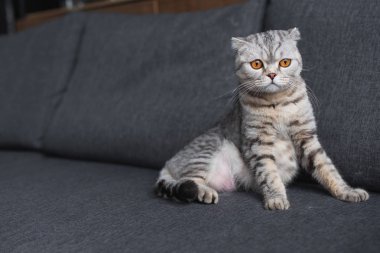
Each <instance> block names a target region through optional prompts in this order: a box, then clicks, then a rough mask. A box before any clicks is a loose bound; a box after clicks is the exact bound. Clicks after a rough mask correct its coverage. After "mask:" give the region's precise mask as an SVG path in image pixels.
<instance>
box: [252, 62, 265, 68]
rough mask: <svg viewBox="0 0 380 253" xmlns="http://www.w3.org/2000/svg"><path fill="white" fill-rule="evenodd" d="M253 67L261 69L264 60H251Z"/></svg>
mask: <svg viewBox="0 0 380 253" xmlns="http://www.w3.org/2000/svg"><path fill="white" fill-rule="evenodd" d="M251 67H252V68H253V69H261V68H262V67H263V62H262V61H260V60H254V61H251Z"/></svg>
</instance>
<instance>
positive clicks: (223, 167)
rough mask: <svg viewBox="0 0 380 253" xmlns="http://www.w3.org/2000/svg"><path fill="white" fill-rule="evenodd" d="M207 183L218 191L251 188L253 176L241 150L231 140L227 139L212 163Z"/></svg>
mask: <svg viewBox="0 0 380 253" xmlns="http://www.w3.org/2000/svg"><path fill="white" fill-rule="evenodd" d="M206 181H207V184H208V185H209V186H211V187H212V188H214V189H215V190H216V191H219V192H223V191H235V190H236V189H237V188H238V187H240V186H243V187H244V188H249V187H250V184H251V182H250V181H251V176H250V174H249V171H248V169H247V168H246V166H245V164H244V162H243V160H242V158H241V155H240V152H239V150H238V149H237V148H236V146H235V145H234V144H233V143H231V142H230V141H227V140H225V141H224V142H223V145H222V147H221V149H220V150H219V151H218V152H217V153H216V154H215V156H214V157H213V159H212V160H211V163H210V171H209V174H208V176H207V179H206Z"/></svg>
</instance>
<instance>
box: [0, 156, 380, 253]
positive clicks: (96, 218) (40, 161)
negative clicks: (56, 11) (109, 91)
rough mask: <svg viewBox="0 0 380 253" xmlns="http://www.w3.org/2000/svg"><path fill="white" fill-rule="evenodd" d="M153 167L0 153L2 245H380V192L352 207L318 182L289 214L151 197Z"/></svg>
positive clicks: (251, 197) (242, 248)
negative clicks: (176, 201) (323, 188)
mask: <svg viewBox="0 0 380 253" xmlns="http://www.w3.org/2000/svg"><path fill="white" fill-rule="evenodd" d="M157 176H158V172H157V171H156V170H150V169H144V168H136V167H131V166H122V165H112V164H105V163H96V162H84V161H74V160H65V159H56V158H52V157H45V156H43V155H40V154H35V153H25V152H20V153H18V152H5V151H2V152H0V213H1V215H0V239H1V243H0V251H1V252H31V253H32V252H38V253H40V252H115V253H116V252H323V253H325V252H347V253H349V252H377V251H378V249H379V248H380V240H378V238H379V236H378V234H379V231H380V212H379V211H378V209H379V205H380V195H379V194H375V193H370V194H371V195H370V199H369V201H368V202H365V203H357V204H352V203H351V204H349V203H345V202H342V201H338V200H336V199H334V198H332V197H331V196H329V195H328V194H327V193H326V192H325V191H324V190H322V189H320V188H319V187H317V186H312V185H306V184H304V185H296V186H292V187H290V189H289V190H288V195H289V201H290V203H291V207H290V209H289V210H288V211H279V212H274V211H273V212H272V211H267V210H264V209H263V207H262V204H261V200H260V198H259V197H258V196H257V195H255V194H253V193H244V192H236V193H228V194H227V193H225V194H222V195H221V196H220V203H219V204H217V205H202V204H181V203H175V202H171V201H168V200H165V199H159V198H156V197H155V196H154V195H153V189H152V185H153V183H154V180H155V179H156V177H157Z"/></svg>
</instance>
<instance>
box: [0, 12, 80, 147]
mask: <svg viewBox="0 0 380 253" xmlns="http://www.w3.org/2000/svg"><path fill="white" fill-rule="evenodd" d="M82 27H83V24H82V23H81V20H80V18H79V17H78V18H69V19H68V18H64V19H62V20H61V21H57V22H52V23H49V24H47V25H44V26H41V27H38V28H35V29H31V30H28V31H26V32H23V33H19V34H16V35H13V36H7V37H2V38H0V148H39V147H40V146H41V139H42V136H43V132H44V131H45V129H46V127H47V124H48V122H49V120H50V118H51V116H52V114H53V113H54V110H55V106H56V105H57V102H58V101H59V99H60V98H61V95H62V91H63V90H64V88H65V86H66V83H67V81H68V77H69V76H70V71H71V70H72V68H73V62H74V60H75V53H76V49H77V46H78V41H79V38H80V34H81V29H82Z"/></svg>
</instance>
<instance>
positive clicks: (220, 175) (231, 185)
mask: <svg viewBox="0 0 380 253" xmlns="http://www.w3.org/2000/svg"><path fill="white" fill-rule="evenodd" d="M274 155H275V157H276V164H277V166H278V172H279V174H280V177H281V179H282V181H283V182H284V184H287V183H289V182H290V181H291V180H292V179H293V178H294V176H295V175H296V174H297V171H298V164H297V162H296V161H297V160H296V155H295V151H294V148H293V145H292V144H291V143H290V141H287V140H280V139H278V140H277V141H276V142H275V146H274ZM290 157H293V160H292V161H291V160H289V158H290ZM252 180H253V177H252V175H251V174H250V172H249V170H248V169H247V167H246V165H245V164H244V161H243V160H242V157H241V155H240V152H239V150H238V149H237V148H236V146H235V145H234V144H233V143H231V142H230V141H227V140H225V141H224V143H223V145H222V148H221V149H220V150H219V151H218V152H217V153H216V154H215V156H214V157H213V159H212V160H211V163H210V170H209V173H208V176H207V178H206V182H207V184H208V185H209V186H211V187H212V188H213V189H215V190H216V191H219V192H223V191H235V190H236V189H237V188H238V187H242V188H244V189H247V190H248V189H251V188H252V187H254V184H253V182H252Z"/></svg>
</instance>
